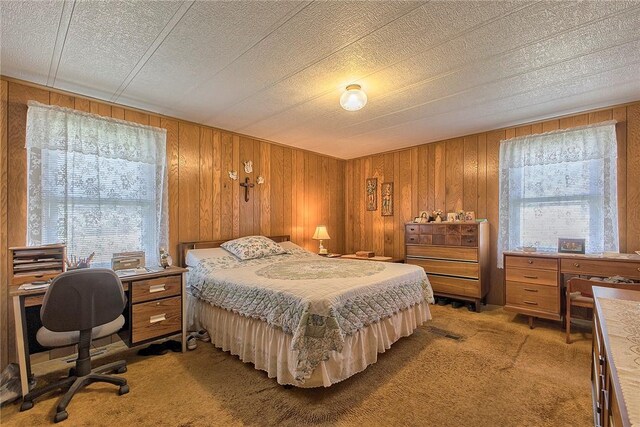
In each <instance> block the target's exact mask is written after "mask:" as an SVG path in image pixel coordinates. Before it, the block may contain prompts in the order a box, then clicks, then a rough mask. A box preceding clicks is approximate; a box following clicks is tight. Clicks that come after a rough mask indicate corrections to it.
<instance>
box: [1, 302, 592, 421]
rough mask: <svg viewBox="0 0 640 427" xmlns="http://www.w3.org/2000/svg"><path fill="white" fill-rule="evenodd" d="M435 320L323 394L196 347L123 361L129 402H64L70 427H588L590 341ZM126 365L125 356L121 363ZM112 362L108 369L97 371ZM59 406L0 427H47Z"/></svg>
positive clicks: (540, 326) (98, 391)
mask: <svg viewBox="0 0 640 427" xmlns="http://www.w3.org/2000/svg"><path fill="white" fill-rule="evenodd" d="M432 312H433V320H432V321H431V322H428V323H426V324H425V325H423V326H422V327H420V328H419V329H418V330H416V332H415V333H414V334H413V335H412V336H410V337H407V338H403V339H401V340H400V341H398V342H397V343H396V344H394V345H393V347H392V348H391V349H390V350H389V351H387V352H385V353H384V354H381V355H379V359H378V362H377V363H375V364H374V365H371V366H369V368H367V369H366V370H365V371H364V372H361V373H359V374H357V375H355V376H353V377H351V378H349V379H348V380H346V381H343V382H342V383H339V384H336V385H334V386H332V387H330V388H328V389H310V390H307V389H296V388H292V389H285V388H283V387H282V386H279V385H278V384H277V383H276V382H275V380H273V379H269V378H267V376H266V374H265V373H264V372H262V371H257V370H255V369H254V368H253V365H250V364H245V363H242V362H241V361H240V360H239V359H238V358H237V357H236V356H232V355H230V354H228V353H224V352H223V351H221V350H218V349H216V348H214V347H213V346H212V345H211V344H208V343H199V345H198V348H197V349H196V350H195V351H192V352H188V353H186V354H180V353H171V352H169V353H168V354H166V355H163V356H152V357H140V356H137V355H136V354H135V351H134V350H128V351H127V352H125V353H124V356H125V357H126V359H127V360H128V364H129V365H128V366H129V370H128V372H127V373H126V374H124V376H126V378H127V379H128V380H129V384H130V387H131V392H130V393H129V394H126V395H124V396H118V395H117V392H116V391H117V387H115V386H109V385H102V384H93V385H91V386H89V387H88V389H86V390H84V391H82V392H80V393H79V394H78V395H76V396H75V397H74V399H73V400H72V402H71V404H70V406H69V408H68V411H69V419H68V420H67V421H65V422H64V423H63V424H62V425H66V426H75V425H82V426H108V425H111V426H113V425H154V426H158V425H166V426H204V425H220V426H240V425H283V426H301V425H339V426H343V425H344V426H347V425H362V426H376V425H388V426H400V425H404V426H462V425H464V426H588V425H592V424H593V421H592V413H591V395H590V378H589V369H590V364H589V361H590V351H591V341H590V337H589V334H588V333H584V332H583V333H576V334H574V340H575V342H574V343H573V344H571V345H566V344H565V343H564V336H563V333H562V331H561V330H560V325H559V322H545V321H537V323H536V328H535V329H533V330H530V329H529V328H528V327H527V324H526V319H525V318H524V317H521V316H516V315H513V314H510V313H506V312H504V311H503V310H502V309H501V308H487V309H486V310H485V311H483V312H482V313H480V314H478V313H471V312H468V311H467V310H466V309H464V308H462V309H453V308H451V307H450V306H446V307H439V306H432ZM119 356H120V358H122V356H123V355H122V354H120V355H119ZM108 359H113V357H106V358H105V359H103V360H102V361H101V362H100V363H102V362H106V361H108ZM58 397H59V395H58V394H53V395H49V396H47V397H44V398H41V399H40V400H38V401H36V404H35V406H34V407H33V409H31V410H29V411H27V412H22V413H21V412H18V408H19V405H18V404H12V405H9V406H7V407H5V408H2V411H1V417H2V419H1V422H2V425H3V426H4V425H6V426H9V425H12V426H13V425H22V426H36V425H42V424H47V423H50V422H51V419H52V417H53V415H54V411H55V406H56V402H57V399H58Z"/></svg>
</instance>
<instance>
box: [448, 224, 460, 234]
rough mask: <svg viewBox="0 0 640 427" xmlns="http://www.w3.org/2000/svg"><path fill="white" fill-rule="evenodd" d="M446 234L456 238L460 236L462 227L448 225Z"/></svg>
mask: <svg viewBox="0 0 640 427" xmlns="http://www.w3.org/2000/svg"><path fill="white" fill-rule="evenodd" d="M445 234H454V235H456V236H459V235H460V226H459V225H452V224H447V230H446V233H445Z"/></svg>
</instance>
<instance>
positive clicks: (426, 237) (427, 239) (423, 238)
mask: <svg viewBox="0 0 640 427" xmlns="http://www.w3.org/2000/svg"><path fill="white" fill-rule="evenodd" d="M432 243H433V236H432V235H431V234H421V235H420V244H421V245H430V244H432Z"/></svg>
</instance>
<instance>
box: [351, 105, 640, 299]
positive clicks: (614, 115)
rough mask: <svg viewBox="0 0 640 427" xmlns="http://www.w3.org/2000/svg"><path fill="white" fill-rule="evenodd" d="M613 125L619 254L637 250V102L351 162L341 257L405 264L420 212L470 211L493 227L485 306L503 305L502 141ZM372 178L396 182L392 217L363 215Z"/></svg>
mask: <svg viewBox="0 0 640 427" xmlns="http://www.w3.org/2000/svg"><path fill="white" fill-rule="evenodd" d="M611 119H615V120H617V121H618V124H617V134H618V206H619V217H618V218H619V228H620V230H619V231H620V250H621V252H627V251H628V252H631V251H634V250H640V102H636V103H633V104H629V105H623V106H618V107H611V108H606V109H602V110H597V111H592V112H586V113H583V114H578V115H573V116H570V117H562V118H558V119H554V120H547V121H544V122H537V123H532V124H529V125H526V126H519V127H514V128H508V129H499V130H494V131H490V132H483V133H479V134H476V135H468V136H464V137H460V138H454V139H449V140H446V141H439V142H434V143H430V144H424V145H420V146H417V147H412V148H408V149H404V150H400V151H396V152H390V153H382V154H376V155H372V156H366V157H362V158H358V159H353V160H349V161H348V162H347V163H346V171H345V179H346V188H345V198H346V203H345V216H346V220H345V225H346V240H345V250H346V251H347V252H353V251H355V250H374V251H375V252H376V254H383V253H384V254H385V255H387V256H396V257H403V256H404V227H403V224H404V223H405V222H407V221H410V220H412V219H413V217H415V216H417V215H418V212H419V211H421V210H427V211H432V210H434V209H441V210H442V211H443V212H445V213H446V212H452V211H454V210H460V209H464V210H465V211H475V212H476V217H477V218H487V219H488V220H489V222H490V223H491V266H492V267H491V289H490V292H489V295H488V298H487V299H488V301H489V302H490V303H494V304H504V289H503V283H502V271H501V270H498V268H497V267H496V254H497V250H496V236H497V225H498V148H499V145H500V140H502V139H506V138H512V137H515V136H523V135H528V134H535V133H541V132H548V131H552V130H556V129H566V128H571V127H575V126H581V125H586V124H590V123H597V122H601V121H605V120H611ZM371 177H374V178H375V177H377V178H378V185H380V183H382V182H386V181H393V182H394V190H395V197H394V204H395V211H394V213H395V215H394V216H392V217H390V216H388V217H382V216H381V215H380V210H377V211H372V212H369V211H366V208H365V195H364V189H365V179H366V178H371ZM378 196H379V195H378ZM379 204H380V203H378V205H379Z"/></svg>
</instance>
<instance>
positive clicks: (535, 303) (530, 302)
mask: <svg viewBox="0 0 640 427" xmlns="http://www.w3.org/2000/svg"><path fill="white" fill-rule="evenodd" d="M524 303H525V304H529V305H538V303H537V302H533V301H525V302H524Z"/></svg>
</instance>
